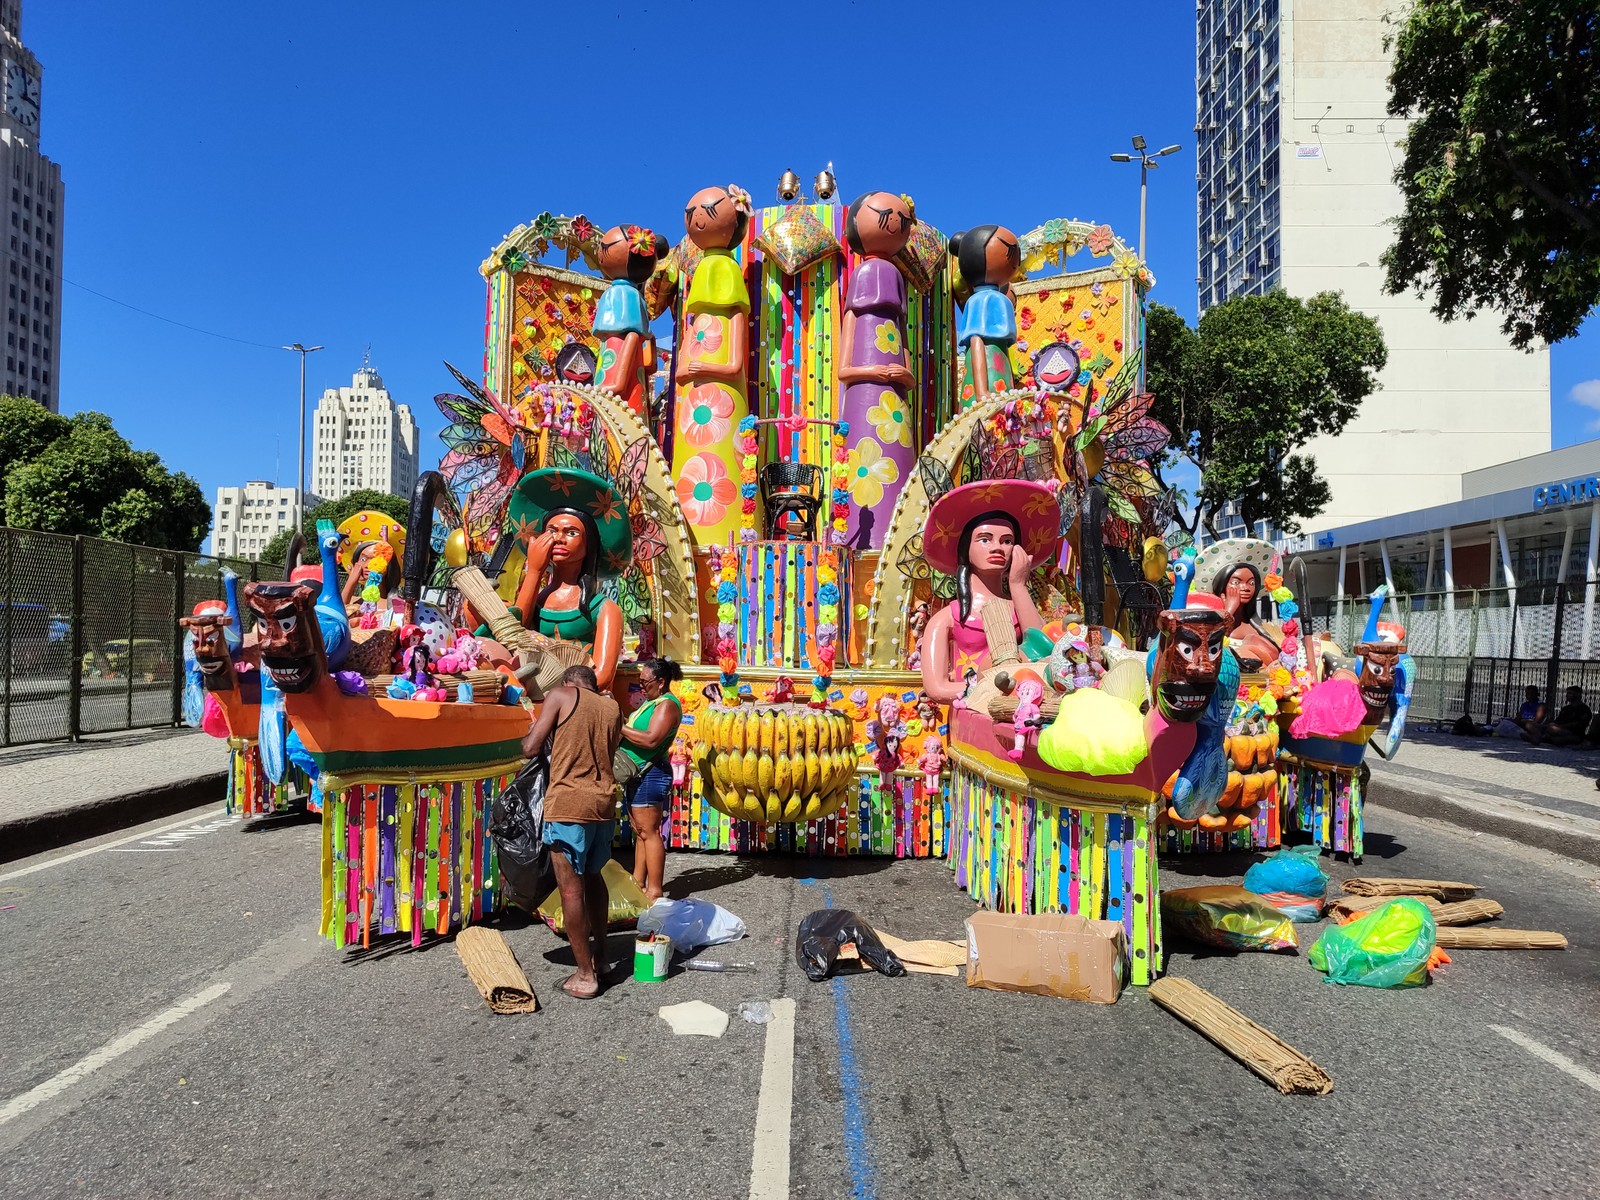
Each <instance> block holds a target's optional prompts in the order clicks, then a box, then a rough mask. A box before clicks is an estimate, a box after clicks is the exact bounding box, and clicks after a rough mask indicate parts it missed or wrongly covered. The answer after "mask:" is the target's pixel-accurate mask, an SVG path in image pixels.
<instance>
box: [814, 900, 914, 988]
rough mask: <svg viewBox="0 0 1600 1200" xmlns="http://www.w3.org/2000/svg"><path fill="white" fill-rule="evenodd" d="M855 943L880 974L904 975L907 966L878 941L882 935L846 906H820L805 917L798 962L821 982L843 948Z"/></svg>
mask: <svg viewBox="0 0 1600 1200" xmlns="http://www.w3.org/2000/svg"><path fill="white" fill-rule="evenodd" d="M851 942H854V943H855V947H856V952H857V953H859V954H860V955H861V961H862V962H864V963H866V964H867V965H868V966H869V967H871V968H872V969H873V970H874V971H877V972H878V973H879V974H880V975H890V976H895V975H904V974H905V973H906V966H905V964H904V963H903V962H901V961H900V960H899V958H897V957H896V956H895V953H894V951H893V950H890V949H889V948H888V947H887V946H885V945H884V944H883V943H882V942H880V941H879V940H878V935H877V934H876V933H875V932H873V929H872V926H871V925H868V924H867V923H866V922H865V921H863V920H862V919H861V918H860V917H858V916H856V914H855V913H853V912H850V911H849V910H848V909H843V908H819V909H818V910H817V911H816V912H814V913H811V914H810V915H809V916H807V917H805V918H803V919H802V920H801V922H800V932H799V933H798V934H797V935H796V937H795V943H794V957H795V961H796V962H798V963H799V964H800V966H801V969H802V970H804V971H805V973H806V978H807V979H809V980H811V982H812V983H821V982H822V981H823V980H824V979H826V978H827V977H828V976H829V975H832V974H833V964H834V961H835V960H836V959H837V958H838V957H839V951H840V950H841V949H842V948H843V947H845V946H847V945H849V944H850V943H851Z"/></svg>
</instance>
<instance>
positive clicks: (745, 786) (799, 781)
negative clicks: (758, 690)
mask: <svg viewBox="0 0 1600 1200" xmlns="http://www.w3.org/2000/svg"><path fill="white" fill-rule="evenodd" d="M698 732H699V734H700V743H699V747H698V749H697V750H696V752H695V754H696V765H697V766H698V767H699V770H700V777H701V780H702V782H703V784H704V789H705V798H706V800H707V801H709V802H710V804H711V806H712V807H713V808H716V809H718V810H719V811H721V812H725V813H727V814H728V815H729V816H730V817H736V818H739V819H741V820H745V821H815V820H818V819H820V818H822V817H827V816H831V815H832V814H833V813H835V812H836V811H838V809H839V807H840V805H842V804H843V803H844V802H845V799H846V798H847V797H848V796H849V795H850V793H851V790H852V789H853V788H854V787H855V786H856V761H857V756H856V749H855V744H854V731H853V728H852V726H851V724H850V720H849V718H847V717H846V716H845V715H844V714H843V713H838V712H834V711H832V710H831V709H820V710H819V709H814V708H808V707H806V706H805V705H802V704H747V705H743V706H741V707H739V708H721V707H712V708H709V709H707V710H706V712H705V715H704V716H703V717H702V718H701V727H700V729H699V730H698Z"/></svg>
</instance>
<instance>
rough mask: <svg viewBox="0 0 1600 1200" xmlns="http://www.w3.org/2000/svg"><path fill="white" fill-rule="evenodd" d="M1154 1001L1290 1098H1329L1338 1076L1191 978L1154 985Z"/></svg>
mask: <svg viewBox="0 0 1600 1200" xmlns="http://www.w3.org/2000/svg"><path fill="white" fill-rule="evenodd" d="M1150 999H1152V1000H1154V1001H1155V1002H1156V1003H1157V1004H1159V1005H1160V1006H1161V1007H1162V1008H1164V1009H1166V1010H1167V1011H1168V1012H1170V1013H1172V1014H1173V1015H1174V1016H1176V1017H1177V1018H1178V1019H1179V1020H1180V1021H1183V1022H1184V1023H1185V1024H1187V1025H1189V1026H1191V1027H1193V1028H1194V1029H1197V1030H1199V1031H1200V1032H1201V1033H1203V1034H1205V1036H1206V1037H1208V1038H1210V1039H1211V1040H1212V1041H1213V1042H1215V1043H1216V1044H1217V1045H1219V1046H1221V1047H1222V1048H1223V1049H1224V1050H1226V1051H1227V1052H1228V1053H1229V1054H1231V1055H1233V1057H1234V1058H1236V1059H1238V1060H1239V1061H1240V1062H1242V1063H1243V1064H1244V1065H1245V1066H1247V1067H1249V1068H1250V1069H1251V1070H1252V1071H1254V1072H1255V1073H1256V1074H1257V1075H1259V1076H1261V1078H1263V1079H1265V1080H1266V1081H1267V1082H1268V1083H1270V1084H1271V1085H1272V1086H1273V1087H1275V1088H1277V1089H1278V1090H1279V1091H1280V1092H1282V1093H1283V1094H1284V1095H1285V1096H1326V1095H1327V1094H1328V1093H1329V1092H1331V1091H1333V1076H1331V1075H1329V1074H1328V1073H1327V1072H1326V1071H1324V1070H1323V1069H1322V1068H1321V1067H1319V1066H1318V1065H1317V1064H1316V1063H1314V1062H1312V1061H1311V1060H1310V1059H1309V1058H1307V1057H1306V1056H1305V1055H1304V1054H1301V1053H1300V1051H1298V1050H1296V1049H1295V1048H1294V1047H1293V1046H1291V1045H1289V1043H1288V1042H1285V1041H1284V1040H1283V1039H1282V1038H1280V1037H1278V1036H1277V1035H1276V1034H1275V1033H1272V1032H1271V1031H1270V1030H1267V1029H1263V1028H1262V1027H1261V1026H1260V1025H1257V1024H1256V1023H1255V1022H1254V1021H1252V1020H1251V1019H1250V1018H1249V1017H1247V1016H1245V1015H1244V1014H1243V1013H1242V1012H1240V1011H1239V1010H1238V1009H1236V1008H1233V1007H1231V1006H1230V1005H1227V1004H1224V1003H1223V1002H1222V1001H1221V1000H1218V999H1217V998H1216V997H1215V996H1213V995H1212V994H1211V993H1210V992H1208V991H1206V990H1205V989H1204V988H1202V987H1199V986H1197V985H1196V984H1193V983H1190V982H1189V981H1188V980H1187V979H1174V978H1172V977H1171V976H1168V977H1167V978H1165V979H1158V980H1156V981H1155V982H1154V983H1152V984H1151V985H1150Z"/></svg>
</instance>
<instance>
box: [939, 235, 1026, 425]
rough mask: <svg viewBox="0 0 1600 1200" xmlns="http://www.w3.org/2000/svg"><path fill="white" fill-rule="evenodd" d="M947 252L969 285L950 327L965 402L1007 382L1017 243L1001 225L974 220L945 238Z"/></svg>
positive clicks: (1006, 385) (975, 400) (1000, 388)
mask: <svg viewBox="0 0 1600 1200" xmlns="http://www.w3.org/2000/svg"><path fill="white" fill-rule="evenodd" d="M950 255H951V257H952V258H954V259H955V260H956V266H958V267H959V268H960V269H961V278H962V280H963V281H964V282H965V284H966V285H967V286H968V287H970V288H971V289H972V291H971V294H970V295H968V296H967V302H966V304H965V305H963V306H962V309H961V322H960V324H959V325H958V326H957V327H956V348H957V349H958V350H959V352H960V354H961V405H962V407H963V408H966V407H969V406H970V405H973V404H977V403H980V402H981V401H983V400H986V399H988V397H989V395H990V394H991V393H993V392H1004V391H1008V390H1010V388H1011V385H1012V379H1011V346H1012V343H1014V342H1015V341H1016V340H1017V308H1016V305H1015V303H1013V301H1012V299H1011V281H1012V280H1013V279H1014V278H1015V277H1016V274H1017V269H1018V268H1019V267H1020V266H1021V265H1022V249H1021V246H1020V245H1019V243H1018V241H1017V235H1016V234H1014V233H1012V232H1011V230H1009V229H1007V228H1006V227H1005V226H1004V225H979V226H978V227H977V228H976V229H969V230H967V231H966V232H965V233H958V234H956V235H955V236H954V237H953V238H951V239H950Z"/></svg>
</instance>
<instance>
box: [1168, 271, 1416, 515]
mask: <svg viewBox="0 0 1600 1200" xmlns="http://www.w3.org/2000/svg"><path fill="white" fill-rule="evenodd" d="M1146 331H1147V332H1146V342H1145V347H1146V355H1147V359H1148V363H1149V365H1148V367H1147V369H1146V379H1147V386H1148V387H1149V389H1150V390H1151V391H1152V392H1153V393H1155V404H1154V406H1153V408H1152V414H1153V415H1154V416H1155V417H1157V418H1158V419H1159V420H1160V421H1162V423H1164V424H1165V425H1166V427H1167V428H1168V429H1169V430H1171V431H1172V438H1171V441H1170V443H1169V449H1170V451H1172V453H1173V455H1175V456H1178V457H1181V458H1186V459H1188V460H1189V461H1190V462H1191V463H1193V464H1194V466H1195V467H1196V468H1198V470H1199V472H1200V485H1199V487H1198V489H1197V490H1196V492H1195V496H1194V500H1195V506H1194V510H1193V512H1192V514H1191V521H1190V523H1188V524H1186V525H1185V528H1186V529H1188V531H1189V532H1190V533H1193V532H1194V531H1195V530H1196V529H1197V528H1198V527H1199V526H1200V525H1201V524H1204V525H1205V526H1206V528H1208V529H1211V530H1212V531H1213V532H1215V527H1214V525H1213V524H1212V522H1213V521H1214V519H1215V517H1216V512H1217V509H1219V508H1220V507H1222V505H1224V504H1226V503H1228V502H1229V501H1236V502H1237V503H1238V505H1239V509H1240V515H1241V516H1243V518H1244V519H1245V521H1247V522H1249V523H1250V524H1254V523H1256V522H1257V521H1263V520H1265V521H1270V522H1271V523H1272V524H1274V525H1276V526H1277V527H1278V528H1280V529H1282V530H1284V531H1286V532H1290V533H1293V532H1295V531H1296V530H1298V529H1299V528H1300V522H1301V521H1303V520H1305V519H1306V518H1308V517H1314V516H1316V515H1317V514H1318V513H1319V512H1321V511H1322V509H1323V508H1324V507H1325V506H1326V505H1327V503H1328V494H1329V493H1328V484H1327V481H1326V480H1324V479H1323V478H1322V477H1321V476H1320V475H1319V474H1317V467H1316V463H1315V461H1314V460H1313V459H1312V458H1311V457H1310V456H1309V455H1305V454H1298V453H1296V451H1297V450H1298V449H1299V448H1300V447H1302V446H1304V445H1305V444H1306V443H1307V442H1308V441H1310V440H1311V439H1312V438H1314V437H1317V436H1318V435H1328V436H1333V435H1337V434H1338V433H1339V432H1340V431H1341V430H1343V429H1344V427H1345V425H1346V424H1347V423H1348V422H1349V421H1350V419H1351V418H1352V417H1354V416H1355V415H1356V411H1357V410H1358V409H1359V408H1360V407H1361V401H1362V400H1364V399H1365V398H1366V397H1367V396H1369V395H1371V393H1372V391H1373V390H1374V389H1375V388H1376V387H1377V378H1376V374H1377V372H1378V371H1380V370H1382V369H1383V365H1384V363H1385V362H1387V361H1388V351H1387V350H1386V349H1385V347H1384V344H1383V334H1382V333H1381V332H1380V331H1379V329H1378V323H1377V322H1376V321H1375V320H1373V319H1372V318H1371V317H1369V316H1366V315H1365V314H1363V313H1358V312H1355V311H1353V310H1352V309H1351V308H1349V307H1348V306H1347V305H1346V304H1345V302H1344V301H1343V300H1342V299H1340V297H1339V296H1338V295H1337V294H1335V293H1333V292H1323V293H1321V294H1319V295H1316V296H1313V297H1312V298H1311V299H1309V300H1298V299H1296V298H1294V297H1293V296H1289V295H1287V294H1285V293H1284V292H1278V291H1275V292H1269V293H1267V294H1266V295H1265V296H1235V297H1233V298H1232V299H1230V300H1225V301H1223V302H1222V303H1221V304H1217V305H1214V306H1213V307H1211V308H1209V309H1207V310H1206V312H1205V315H1204V316H1202V317H1201V318H1200V324H1199V326H1198V327H1197V328H1194V329H1191V328H1190V327H1189V326H1188V324H1187V323H1186V322H1185V321H1184V319H1183V318H1182V317H1181V316H1180V315H1179V314H1178V313H1176V312H1174V311H1173V310H1172V309H1170V308H1168V307H1166V306H1165V305H1162V304H1152V305H1151V306H1150V308H1149V312H1148V313H1147V314H1146ZM1171 461H1172V459H1171V458H1170V457H1169V465H1171ZM1180 521H1181V518H1180Z"/></svg>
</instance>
